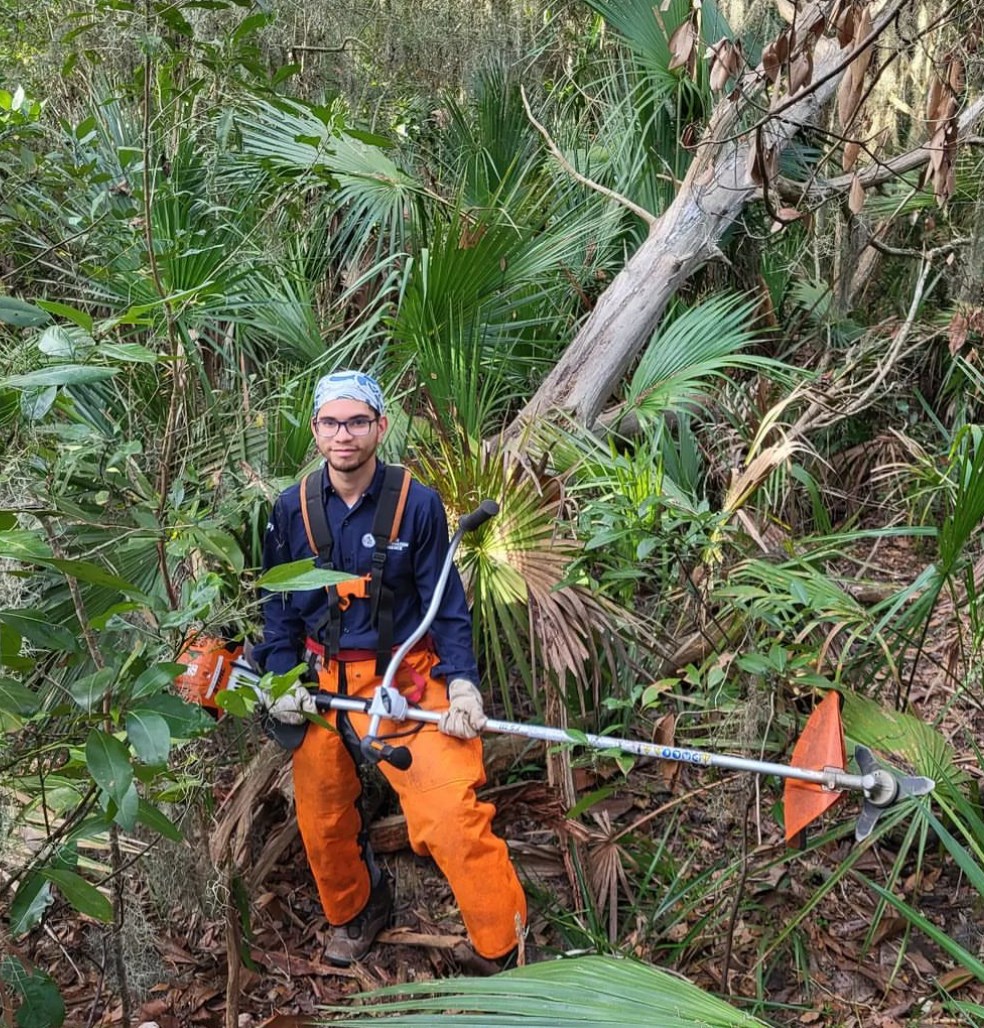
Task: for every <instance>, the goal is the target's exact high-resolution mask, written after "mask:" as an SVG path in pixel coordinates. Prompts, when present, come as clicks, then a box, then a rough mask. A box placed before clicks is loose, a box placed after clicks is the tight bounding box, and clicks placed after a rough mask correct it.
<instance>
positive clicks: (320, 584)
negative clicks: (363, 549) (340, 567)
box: [256, 557, 352, 593]
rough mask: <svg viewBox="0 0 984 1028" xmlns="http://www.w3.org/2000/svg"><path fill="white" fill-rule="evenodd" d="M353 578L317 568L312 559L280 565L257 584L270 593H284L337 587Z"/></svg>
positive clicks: (341, 573)
mask: <svg viewBox="0 0 984 1028" xmlns="http://www.w3.org/2000/svg"><path fill="white" fill-rule="evenodd" d="M351 577H352V576H351V575H346V574H344V573H343V572H340V571H326V570H324V569H323V568H316V567H315V566H314V558H313V557H310V558H308V559H307V560H295V561H291V563H289V564H278V565H277V566H276V567H274V568H270V570H269V571H267V572H266V574H264V575H262V576H261V577H260V579H259V580H258V581H257V583H256V584H257V585H258V586H260V588H262V589H268V590H269V591H270V592H279V593H283V592H293V591H294V590H297V589H323V588H324V587H325V586H326V585H337V584H338V583H339V582H344V581H345V580H346V579H350V578H351Z"/></svg>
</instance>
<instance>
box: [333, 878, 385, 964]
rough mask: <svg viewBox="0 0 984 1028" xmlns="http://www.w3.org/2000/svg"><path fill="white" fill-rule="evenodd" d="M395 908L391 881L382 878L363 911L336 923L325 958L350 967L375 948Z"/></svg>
mask: <svg viewBox="0 0 984 1028" xmlns="http://www.w3.org/2000/svg"><path fill="white" fill-rule="evenodd" d="M392 909H393V894H392V893H391V892H390V887H389V883H388V882H387V881H386V879H385V878H381V879H380V880H379V881H378V882H377V883H376V884H375V885H374V886H373V887H372V892H371V893H369V902H368V903H367V904H366V905H365V907H363V909H362V913H360V914H356V916H355V917H353V918H352V920H351V921H348V922H346V923H345V924H340V925H333V926H332V929H331V938H329V940H328V944H327V945H326V946H325V959H326V960H327V961H328V962H329V963H331V964H334V965H335V966H336V967H347V966H348V965H349V964H351V963H354V962H355V961H356V960H361V959H362V958H363V957H364V956H365V955H366V954H367V953H368V952H369V950H370V949H371V948H372V944H373V942H375V940H376V936H377V935H378V934H379V933H380V932H381V931H382V930H383V929H384V928H385V927H386V922H387V921H389V917H390V912H391V911H392Z"/></svg>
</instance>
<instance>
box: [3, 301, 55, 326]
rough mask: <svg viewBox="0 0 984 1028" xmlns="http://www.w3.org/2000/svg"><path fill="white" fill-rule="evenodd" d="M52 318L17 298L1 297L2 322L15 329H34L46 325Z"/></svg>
mask: <svg viewBox="0 0 984 1028" xmlns="http://www.w3.org/2000/svg"><path fill="white" fill-rule="evenodd" d="M50 320H51V318H50V317H49V316H48V314H47V313H46V312H45V311H43V310H41V308H40V307H35V306H34V305H33V304H30V303H25V302H24V301H23V300H18V299H17V297H15V296H0V321H2V322H3V323H4V324H5V325H13V326H14V327H15V328H33V327H35V326H36V325H44V324H47V322H49V321H50Z"/></svg>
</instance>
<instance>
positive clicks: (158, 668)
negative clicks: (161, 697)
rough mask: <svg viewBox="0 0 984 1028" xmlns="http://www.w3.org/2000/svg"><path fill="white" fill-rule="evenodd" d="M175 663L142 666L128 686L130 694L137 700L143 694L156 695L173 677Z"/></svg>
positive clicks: (168, 684) (166, 686)
mask: <svg viewBox="0 0 984 1028" xmlns="http://www.w3.org/2000/svg"><path fill="white" fill-rule="evenodd" d="M177 666H178V665H176V664H154V665H152V666H151V667H148V668H144V670H143V671H141V672H140V674H139V675H137V678H136V680H135V681H134V683H133V685H132V686H131V688H130V696H131V697H132V698H133V699H135V700H139V699H142V698H143V697H144V696H156V695H158V693H162V692H163V691H164V690H165V689H167V688H169V687H170V685H171V683H172V682H173V681H174V679H175V677H176V676H175V671H174V670H173V669H175V668H176V667H177Z"/></svg>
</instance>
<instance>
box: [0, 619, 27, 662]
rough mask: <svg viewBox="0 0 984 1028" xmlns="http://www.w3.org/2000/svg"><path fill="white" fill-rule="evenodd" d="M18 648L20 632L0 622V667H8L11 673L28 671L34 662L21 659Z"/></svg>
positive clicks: (25, 658)
mask: <svg viewBox="0 0 984 1028" xmlns="http://www.w3.org/2000/svg"><path fill="white" fill-rule="evenodd" d="M20 647H21V634H20V632H18V631H17V630H16V629H15V628H11V627H10V625H5V624H3V623H2V622H0V665H2V666H3V667H9V668H10V670H11V671H30V670H31V668H33V667H34V664H35V661H34V660H32V659H31V658H30V657H22V656H21V652H20Z"/></svg>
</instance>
